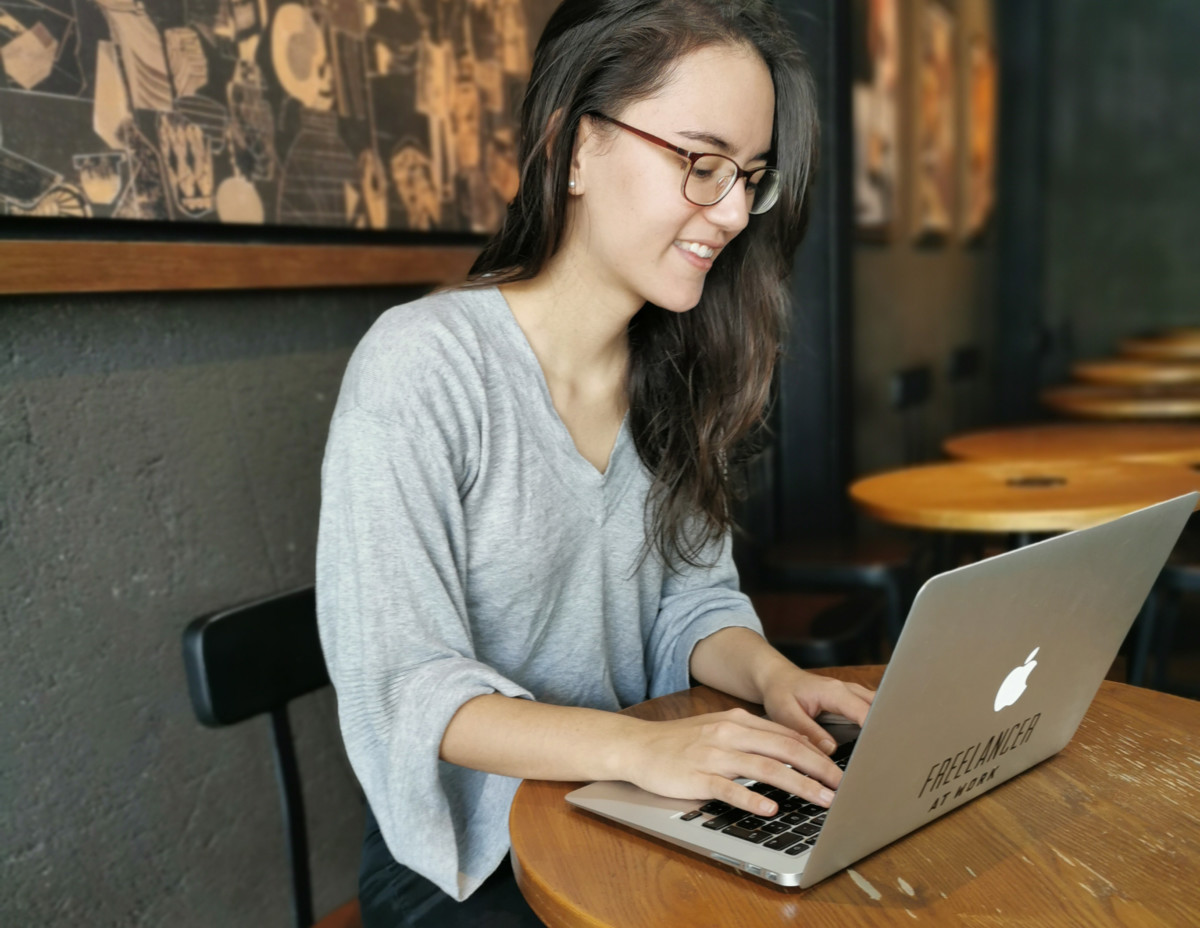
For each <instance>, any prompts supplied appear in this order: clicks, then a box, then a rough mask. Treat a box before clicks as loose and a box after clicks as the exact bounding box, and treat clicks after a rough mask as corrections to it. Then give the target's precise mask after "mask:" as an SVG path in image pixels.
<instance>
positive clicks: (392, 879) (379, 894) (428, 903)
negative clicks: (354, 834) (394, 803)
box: [358, 806, 543, 928]
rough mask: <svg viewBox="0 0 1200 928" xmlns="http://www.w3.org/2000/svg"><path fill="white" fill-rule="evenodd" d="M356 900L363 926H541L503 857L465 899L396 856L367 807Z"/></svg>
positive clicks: (492, 927)
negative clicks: (437, 884) (502, 860)
mask: <svg viewBox="0 0 1200 928" xmlns="http://www.w3.org/2000/svg"><path fill="white" fill-rule="evenodd" d="M358 900H359V905H360V906H361V907H362V918H363V928H435V926H436V928H543V926H542V922H541V921H540V920H539V919H538V917H537V916H536V915H534V914H533V910H532V909H531V908H529V904H528V903H527V902H526V901H525V899H524V897H523V896H522V895H521V891H520V890H519V889H518V888H517V881H516V878H515V877H514V876H513V872H512V865H511V864H510V863H509V862H508V859H507V858H506V859H505V861H504V863H502V864H501V865H500V867H499V868H498V869H497V870H496V872H495V873H493V874H492V875H491V876H489V877H488V878H487V880H486V881H485V882H484V884H483V885H482V886H480V887H479V889H477V890H475V892H474V893H472V894H471V897H470V898H469V899H467V900H466V901H465V902H456V901H455V900H454V898H453V897H451V896H447V895H446V894H445V893H444V892H442V891H441V890H440V889H438V888H437V887H436V886H434V885H433V884H432V883H431V882H429V880H427V879H425V877H423V876H421V875H419V874H417V873H414V872H413V871H412V870H410V869H409V868H408V867H405V866H404V865H403V864H399V863H397V862H396V859H395V858H394V857H392V854H391V852H390V851H389V850H388V849H387V845H386V844H384V841H383V835H382V834H380V832H379V825H378V824H377V823H376V821H375V815H374V814H373V813H372V812H371V808H370V806H368V807H367V829H366V834H365V835H364V836H363V853H362V864H361V866H360V867H359V870H358Z"/></svg>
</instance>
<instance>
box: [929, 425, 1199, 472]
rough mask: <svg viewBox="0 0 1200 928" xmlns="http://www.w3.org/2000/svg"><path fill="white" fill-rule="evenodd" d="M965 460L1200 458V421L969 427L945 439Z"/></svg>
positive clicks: (1193, 460)
mask: <svg viewBox="0 0 1200 928" xmlns="http://www.w3.org/2000/svg"><path fill="white" fill-rule="evenodd" d="M942 450H943V451H944V452H945V453H946V454H947V455H948V456H949V457H952V458H957V459H959V460H965V461H976V460H984V461H995V460H1015V461H1046V460H1066V459H1069V458H1124V459H1127V460H1134V461H1137V460H1144V461H1171V462H1177V463H1181V464H1195V463H1200V423H1192V422H1153V423H1151V422H1053V423H1044V424H1038V425H1027V426H1014V427H1011V428H1002V429H989V430H987V431H980V432H965V433H963V434H961V435H952V436H950V437H949V438H947V439H946V440H945V442H943V443H942Z"/></svg>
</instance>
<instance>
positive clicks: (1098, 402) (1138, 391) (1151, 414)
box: [1042, 384, 1200, 419]
mask: <svg viewBox="0 0 1200 928" xmlns="http://www.w3.org/2000/svg"><path fill="white" fill-rule="evenodd" d="M1042 402H1043V403H1044V404H1045V405H1046V406H1049V407H1050V408H1051V409H1053V410H1055V411H1056V412H1060V413H1063V414H1065V415H1068V416H1077V417H1082V418H1085V419H1195V418H1200V384H1186V385H1171V386H1153V387H1130V386H1114V385H1111V384H1068V385H1064V386H1058V387H1049V388H1047V389H1046V390H1043V391H1042Z"/></svg>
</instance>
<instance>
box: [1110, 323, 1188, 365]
mask: <svg viewBox="0 0 1200 928" xmlns="http://www.w3.org/2000/svg"><path fill="white" fill-rule="evenodd" d="M1120 347H1121V354H1123V355H1127V356H1128V357H1131V358H1146V359H1148V360H1151V361H1200V330H1197V329H1175V330H1174V331H1171V332H1168V333H1167V334H1165V335H1156V336H1152V337H1149V338H1125V339H1122V340H1121V342H1120Z"/></svg>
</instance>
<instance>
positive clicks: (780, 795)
mask: <svg viewBox="0 0 1200 928" xmlns="http://www.w3.org/2000/svg"><path fill="white" fill-rule="evenodd" d="M763 795H764V796H766V797H767V798H768V799H773V800H775V801H776V802H786V801H787V800H788V799H791V798H792V794H791V793H788V792H784V791H783V790H781V789H769V790H767V791H766V792H765V793H763Z"/></svg>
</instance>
